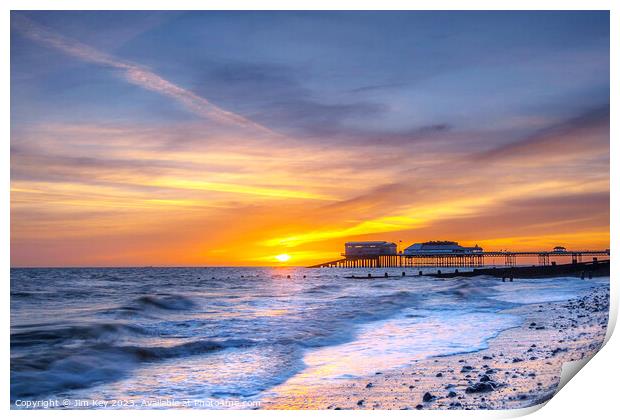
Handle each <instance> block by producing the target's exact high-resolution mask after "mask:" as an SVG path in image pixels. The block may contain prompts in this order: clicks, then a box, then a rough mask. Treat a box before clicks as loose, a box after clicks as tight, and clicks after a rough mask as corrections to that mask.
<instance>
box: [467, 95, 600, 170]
mask: <svg viewBox="0 0 620 420" xmlns="http://www.w3.org/2000/svg"><path fill="white" fill-rule="evenodd" d="M593 152H594V153H603V154H604V155H606V156H608V155H609V105H605V106H601V107H598V108H595V109H591V110H589V111H586V112H584V113H582V114H581V115H579V116H577V117H574V118H570V119H568V120H565V121H563V122H561V123H559V124H556V125H553V126H551V127H548V128H545V129H543V130H539V131H537V132H535V133H534V134H531V135H529V136H526V137H525V138H522V139H520V140H517V141H515V142H511V143H508V144H504V145H502V146H499V147H496V148H493V149H490V150H488V151H485V152H482V153H478V154H477V155H474V156H473V157H474V159H475V160H477V161H491V162H492V161H516V160H519V161H524V160H527V159H529V158H531V157H536V162H539V163H541V162H544V161H546V160H550V159H551V160H552V159H554V158H556V157H565V156H567V155H570V156H575V155H577V156H578V155H579V154H584V155H591V154H592V153H593Z"/></svg>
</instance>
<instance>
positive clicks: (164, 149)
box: [11, 11, 610, 267]
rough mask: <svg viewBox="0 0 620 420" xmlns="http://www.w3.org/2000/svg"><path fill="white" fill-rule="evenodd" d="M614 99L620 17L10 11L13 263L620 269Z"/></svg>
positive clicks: (580, 13)
mask: <svg viewBox="0 0 620 420" xmlns="http://www.w3.org/2000/svg"><path fill="white" fill-rule="evenodd" d="M609 86H610V82H609V14H608V12H605V11H603V12H598V11H576V12H557V11H552V12H542V11H539V12H473V11H471V12H208V11H204V12H111V11H108V12H102V11H95V12H62V11H52V12H50V11H46V12H12V13H11V264H12V266H16V267H17V266H30V267H33V266H143V265H163V266H167V265H173V266H194V265H197V266H205V265H214V266H236V265H244V266H245V265H247V266H255V265H277V264H289V265H310V264H314V263H319V262H323V261H329V260H334V259H337V258H339V255H340V253H341V252H343V250H344V246H343V244H344V242H346V241H354V240H388V241H394V242H397V243H398V244H399V245H401V244H402V246H403V247H404V246H407V245H409V244H411V243H414V242H421V241H427V240H455V241H459V242H460V243H461V244H462V245H466V246H470V245H474V244H478V245H480V246H482V247H483V248H484V249H485V250H499V249H510V250H541V249H543V250H544V249H551V248H553V247H554V246H556V245H563V246H566V247H567V248H569V249H606V248H609V101H610V98H609ZM281 254H286V255H288V256H290V259H289V260H288V261H287V262H285V263H279V262H278V261H277V259H276V256H278V255H281Z"/></svg>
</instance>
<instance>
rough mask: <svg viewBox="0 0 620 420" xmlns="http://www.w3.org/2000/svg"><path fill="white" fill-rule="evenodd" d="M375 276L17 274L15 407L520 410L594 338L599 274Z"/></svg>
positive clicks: (551, 386)
mask: <svg viewBox="0 0 620 420" xmlns="http://www.w3.org/2000/svg"><path fill="white" fill-rule="evenodd" d="M385 271H386V270H385V269H380V270H378V269H375V270H373V269H370V270H355V269H352V270H347V269H305V268H284V269H274V268H268V267H266V268H123V269H121V268H118V269H117V268H115V269H99V268H93V269H17V270H12V272H11V280H12V282H11V312H12V316H11V403H12V404H13V407H14V408H41V407H40V406H37V405H36V404H37V402H40V401H49V400H53V401H56V400H58V401H64V400H68V401H70V405H68V406H63V407H62V408H80V409H84V408H99V407H100V405H90V406H81V405H79V406H78V405H76V404H75V402H76V401H77V402H80V403H81V402H82V401H97V402H100V403H101V404H103V403H106V402H107V403H108V404H109V405H108V408H109V407H113V408H155V407H159V408H186V407H187V403H186V401H190V402H191V405H190V406H191V407H192V408H240V407H241V408H252V409H255V408H263V409H281V408H299V409H315V408H316V409H373V408H374V409H406V408H408V409H416V408H418V409H448V408H471V409H477V408H482V409H495V408H521V407H527V406H530V405H534V404H537V403H539V402H541V401H544V400H545V399H548V398H549V397H550V396H551V395H553V392H554V391H555V388H556V386H557V383H558V380H559V376H560V368H561V364H562V362H564V361H568V360H578V359H581V358H582V357H587V356H589V355H591V354H593V353H594V352H596V351H597V349H598V348H599V347H600V345H601V343H602V340H603V337H604V335H605V331H606V325H607V311H608V299H609V278H608V277H598V278H593V279H585V280H582V279H580V278H575V277H558V278H545V279H515V281H514V282H508V281H507V282H502V281H501V279H497V278H493V277H490V276H481V277H469V278H464V277H463V278H449V279H436V278H433V277H430V276H427V275H422V276H420V275H417V274H413V273H409V275H408V276H405V277H402V276H400V275H399V274H400V272H401V271H402V270H400V269H399V270H389V269H387V272H388V274H389V275H390V276H391V277H383V276H382V274H383V273H384V272H385ZM369 272H370V273H371V274H372V275H373V276H375V277H374V278H372V279H359V278H352V277H353V276H354V275H357V276H359V275H361V274H363V273H364V274H368V273H369ZM430 273H431V271H430V270H429V274H430ZM115 401H116V402H118V401H121V402H122V403H123V404H121V405H112V403H113V402H115ZM27 404H32V405H27Z"/></svg>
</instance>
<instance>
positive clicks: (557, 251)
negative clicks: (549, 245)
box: [553, 246, 566, 254]
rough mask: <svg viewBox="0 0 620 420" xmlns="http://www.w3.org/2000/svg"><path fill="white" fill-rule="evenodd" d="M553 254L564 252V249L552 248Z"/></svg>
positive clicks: (560, 247)
mask: <svg viewBox="0 0 620 420" xmlns="http://www.w3.org/2000/svg"><path fill="white" fill-rule="evenodd" d="M553 252H555V253H556V254H557V253H562V252H566V248H565V247H563V246H556V247H555V248H553Z"/></svg>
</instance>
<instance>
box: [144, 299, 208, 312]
mask: <svg viewBox="0 0 620 420" xmlns="http://www.w3.org/2000/svg"><path fill="white" fill-rule="evenodd" d="M133 304H134V305H135V306H137V307H138V308H141V309H145V310H148V309H152V308H155V309H163V310H166V311H182V310H187V309H192V308H194V307H196V303H195V302H194V301H193V300H191V299H190V298H187V297H185V296H181V295H159V296H151V295H147V296H142V297H139V298H138V299H136V300H134V301H133Z"/></svg>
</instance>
